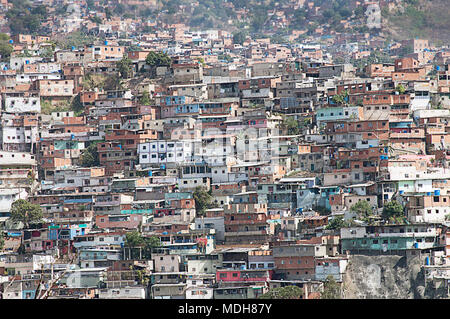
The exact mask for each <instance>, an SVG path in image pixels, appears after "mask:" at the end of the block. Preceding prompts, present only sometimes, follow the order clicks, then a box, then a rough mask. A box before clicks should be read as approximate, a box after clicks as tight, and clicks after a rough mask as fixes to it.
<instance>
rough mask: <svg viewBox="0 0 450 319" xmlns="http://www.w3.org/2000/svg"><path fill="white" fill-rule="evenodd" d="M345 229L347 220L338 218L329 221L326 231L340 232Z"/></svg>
mask: <svg viewBox="0 0 450 319" xmlns="http://www.w3.org/2000/svg"><path fill="white" fill-rule="evenodd" d="M343 227H347V223H346V222H345V220H344V218H343V217H342V216H337V217H334V218H333V219H330V220H329V221H328V225H327V226H326V229H331V230H339V229H341V228H343Z"/></svg>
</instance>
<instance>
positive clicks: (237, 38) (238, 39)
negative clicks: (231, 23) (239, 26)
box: [233, 30, 247, 45]
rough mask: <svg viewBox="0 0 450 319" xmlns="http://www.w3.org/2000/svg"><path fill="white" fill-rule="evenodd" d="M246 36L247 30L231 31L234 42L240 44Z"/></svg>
mask: <svg viewBox="0 0 450 319" xmlns="http://www.w3.org/2000/svg"><path fill="white" fill-rule="evenodd" d="M246 38H247V32H245V31H242V30H241V31H238V32H235V33H233V43H234V44H240V45H242V44H243V43H244V41H245V39H246Z"/></svg>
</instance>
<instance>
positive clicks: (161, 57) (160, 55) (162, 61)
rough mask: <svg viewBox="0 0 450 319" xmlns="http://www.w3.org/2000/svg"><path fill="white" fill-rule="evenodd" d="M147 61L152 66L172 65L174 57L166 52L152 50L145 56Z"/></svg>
mask: <svg viewBox="0 0 450 319" xmlns="http://www.w3.org/2000/svg"><path fill="white" fill-rule="evenodd" d="M145 63H147V64H148V65H150V66H151V67H159V66H170V65H171V64H172V59H171V58H170V57H169V56H168V55H167V54H166V53H164V52H155V51H151V52H150V53H149V54H148V55H147V57H146V58H145Z"/></svg>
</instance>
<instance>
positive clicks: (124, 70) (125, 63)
mask: <svg viewBox="0 0 450 319" xmlns="http://www.w3.org/2000/svg"><path fill="white" fill-rule="evenodd" d="M132 66H133V61H131V60H130V59H129V58H128V57H124V58H122V60H120V61H118V62H117V71H118V72H119V74H120V77H121V78H122V79H128V78H129V77H131V76H132V75H133V68H132Z"/></svg>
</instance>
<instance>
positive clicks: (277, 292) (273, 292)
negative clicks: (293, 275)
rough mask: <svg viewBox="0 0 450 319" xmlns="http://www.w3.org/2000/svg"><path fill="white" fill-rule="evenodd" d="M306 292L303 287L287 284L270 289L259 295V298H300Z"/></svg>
mask: <svg viewBox="0 0 450 319" xmlns="http://www.w3.org/2000/svg"><path fill="white" fill-rule="evenodd" d="M303 294H304V292H303V289H302V288H300V287H297V286H285V287H280V288H273V289H270V290H269V291H268V292H266V293H265V294H262V295H261V296H259V297H258V298H259V299H300V298H302V296H303Z"/></svg>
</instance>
